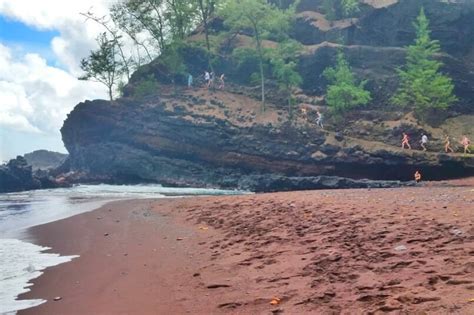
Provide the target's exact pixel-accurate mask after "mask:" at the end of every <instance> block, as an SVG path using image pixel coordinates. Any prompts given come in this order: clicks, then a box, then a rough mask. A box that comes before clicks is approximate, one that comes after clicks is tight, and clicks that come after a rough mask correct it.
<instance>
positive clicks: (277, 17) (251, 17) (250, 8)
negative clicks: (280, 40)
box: [221, 0, 294, 111]
mask: <svg viewBox="0 0 474 315" xmlns="http://www.w3.org/2000/svg"><path fill="white" fill-rule="evenodd" d="M292 13H293V14H292ZM221 14H222V16H223V17H224V19H225V22H224V23H225V24H226V25H227V26H228V27H230V28H231V30H232V31H234V32H236V33H237V32H240V31H244V30H249V31H251V33H252V38H253V39H254V42H255V47H254V49H255V50H256V52H257V56H258V60H259V78H260V85H261V99H262V111H264V110H265V65H264V64H265V61H266V58H265V51H264V50H265V47H264V45H263V41H264V40H265V39H267V38H269V37H273V38H275V37H279V36H285V34H286V33H287V31H288V29H289V27H290V21H291V17H292V16H293V15H294V8H293V7H291V8H290V9H288V10H280V9H279V8H277V7H276V6H275V5H273V4H270V3H268V2H267V1H266V0H240V1H235V0H230V1H227V2H226V3H225V5H224V7H223V9H222V11H221ZM267 49H268V48H267Z"/></svg>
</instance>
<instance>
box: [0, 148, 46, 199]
mask: <svg viewBox="0 0 474 315" xmlns="http://www.w3.org/2000/svg"><path fill="white" fill-rule="evenodd" d="M38 188H41V182H40V181H39V180H38V179H36V178H34V177H33V171H32V167H31V166H30V165H28V163H27V162H26V159H25V158H24V157H22V156H18V157H17V158H16V159H12V160H10V161H9V162H8V163H7V164H6V165H2V166H0V193H4V192H13V191H22V190H31V189H38Z"/></svg>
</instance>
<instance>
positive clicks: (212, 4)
mask: <svg viewBox="0 0 474 315" xmlns="http://www.w3.org/2000/svg"><path fill="white" fill-rule="evenodd" d="M194 1H196V3H197V8H198V9H197V11H198V17H199V21H200V22H201V24H202V26H203V27H204V37H205V40H206V48H207V54H208V63H209V67H210V68H211V69H212V62H211V43H210V40H209V22H210V21H211V20H212V18H213V17H214V14H215V12H216V8H217V6H218V5H219V3H221V2H222V0H194Z"/></svg>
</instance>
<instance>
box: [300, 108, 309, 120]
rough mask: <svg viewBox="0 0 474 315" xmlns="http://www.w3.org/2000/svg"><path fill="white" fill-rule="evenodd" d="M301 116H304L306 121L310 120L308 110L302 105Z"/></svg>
mask: <svg viewBox="0 0 474 315" xmlns="http://www.w3.org/2000/svg"><path fill="white" fill-rule="evenodd" d="M301 116H302V117H303V119H304V121H308V110H307V109H306V107H301Z"/></svg>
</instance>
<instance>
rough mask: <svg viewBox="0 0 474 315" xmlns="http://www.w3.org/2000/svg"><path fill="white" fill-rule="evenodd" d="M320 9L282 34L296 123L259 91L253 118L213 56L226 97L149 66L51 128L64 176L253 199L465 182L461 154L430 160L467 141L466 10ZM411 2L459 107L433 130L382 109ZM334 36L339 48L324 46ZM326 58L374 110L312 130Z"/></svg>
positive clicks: (464, 4) (196, 64)
mask: <svg viewBox="0 0 474 315" xmlns="http://www.w3.org/2000/svg"><path fill="white" fill-rule="evenodd" d="M321 2H322V1H317V0H311V1H309V0H303V1H301V2H300V5H299V7H298V11H299V13H298V19H297V20H296V22H295V24H294V26H293V30H292V34H293V35H292V36H293V38H295V39H297V40H298V41H299V42H301V43H302V44H304V45H305V49H304V53H303V55H302V56H301V58H300V60H299V68H300V73H301V74H302V76H303V78H304V83H303V86H302V88H301V91H300V92H299V93H298V101H299V103H300V106H305V107H306V108H307V109H308V111H309V117H308V118H309V119H308V120H307V119H305V118H304V117H302V116H298V115H296V117H295V118H294V119H293V120H291V121H290V120H289V119H288V113H287V111H286V109H285V107H284V106H285V105H284V103H283V102H281V99H280V98H279V97H278V93H277V92H275V91H272V90H271V88H270V92H269V95H268V97H269V99H270V101H271V102H272V103H271V104H269V106H268V109H267V111H266V112H264V113H262V112H260V107H259V106H260V104H259V103H258V101H257V100H256V99H255V97H254V96H255V89H254V88H252V87H251V86H248V85H247V86H245V84H244V85H242V82H243V81H244V79H245V78H248V73H246V71H248V69H245V68H241V67H240V68H237V67H235V65H233V64H232V62H231V61H229V60H226V58H225V57H222V58H221V60H220V61H219V65H218V67H219V70H218V71H219V72H225V73H226V75H227V77H228V78H229V79H230V80H229V81H230V82H232V83H230V84H229V86H228V87H226V91H208V90H207V89H205V88H203V87H195V88H193V89H191V90H189V89H185V88H184V87H181V86H178V87H177V88H176V89H174V88H172V87H171V86H169V85H167V83H170V82H169V80H168V79H167V76H166V69H163V67H162V66H160V65H159V63H158V62H152V63H151V64H149V65H147V66H144V67H142V68H141V69H139V70H138V71H137V72H136V73H135V74H134V75H133V77H132V80H131V81H130V83H129V86H128V87H127V89H126V95H125V97H123V98H121V99H119V100H116V101H114V102H108V101H101V100H96V101H87V102H85V103H81V104H79V105H77V106H76V108H75V109H74V110H73V111H72V112H71V114H70V115H69V116H68V118H67V120H66V121H65V123H64V126H63V128H62V129H61V132H62V136H63V141H64V143H65V146H66V148H67V150H68V151H69V153H70V156H69V160H68V163H69V165H70V167H71V169H72V170H79V171H81V172H86V173H87V174H91V175H92V174H93V175H94V176H101V177H103V178H109V179H110V180H111V181H115V182H130V181H135V182H159V183H163V184H168V185H183V186H215V187H217V186H218V187H226V188H245V189H252V190H257V191H262V190H266V191H268V190H284V189H306V188H318V187H337V186H345V187H368V186H370V185H368V184H367V182H364V181H354V180H351V179H363V178H367V179H377V180H409V179H411V178H412V175H413V173H414V171H415V170H417V169H419V170H421V171H422V174H423V176H424V178H427V179H444V178H451V177H462V176H469V175H474V159H473V158H472V156H464V155H461V154H450V155H447V154H442V153H439V152H442V141H443V139H444V134H445V133H447V134H450V135H452V136H453V137H456V138H457V137H458V136H460V134H461V133H462V134H464V133H466V134H471V135H474V130H473V121H474V116H473V115H472V114H473V112H474V110H473V106H472V102H473V101H474V85H473V84H472V82H474V19H473V18H472V17H473V16H474V3H473V2H472V1H436V0H429V1H422V0H405V1H402V0H400V1H396V0H385V1H382V0H365V1H364V5H363V10H362V11H361V13H360V14H359V16H358V17H357V18H353V19H350V20H342V21H328V20H327V19H326V18H325V17H324V15H322V14H321V13H320V9H321ZM421 5H424V7H425V10H426V12H427V15H428V16H429V18H430V19H431V20H432V21H433V23H432V29H433V37H434V38H435V39H439V40H440V41H441V45H442V47H443V49H444V51H445V52H446V53H445V54H443V55H441V56H439V58H441V59H442V60H443V61H444V62H445V65H446V66H445V68H444V69H443V70H444V71H446V72H447V73H449V74H450V75H451V76H452V77H453V79H454V83H455V84H456V94H457V95H458V97H459V99H460V101H459V102H458V103H457V104H456V106H455V107H454V108H453V110H452V111H451V112H449V113H448V115H447V116H449V117H442V118H440V121H438V123H437V125H436V127H433V126H429V125H426V124H422V123H420V122H419V121H417V120H416V119H415V118H414V117H413V115H412V114H411V113H408V112H401V111H399V110H397V109H394V108H393V107H386V106H388V99H389V97H390V95H391V93H392V92H393V90H394V88H395V87H396V84H397V76H396V71H395V68H396V66H400V65H402V64H403V61H404V57H405V49H404V48H403V46H405V45H407V44H409V43H410V42H411V41H412V40H413V38H414V30H413V27H412V25H411V23H412V21H413V19H414V17H415V16H416V15H417V13H418V12H419V8H420V7H421ZM215 24H217V26H216V27H219V23H215ZM242 36H243V37H244V35H242ZM341 37H344V38H345V42H346V43H347V44H346V45H340V44H337V43H336V42H338V41H339V40H338V39H339V38H341ZM240 40H242V38H241V39H240ZM234 45H235V43H234ZM337 49H343V51H344V52H345V53H346V55H347V57H348V59H349V61H350V62H351V64H352V66H353V68H354V70H355V71H356V73H357V74H358V75H359V76H360V77H361V78H363V79H367V80H368V81H369V84H368V88H369V89H370V91H371V92H372V94H373V96H374V102H373V103H372V104H371V105H370V106H369V107H368V108H367V109H366V110H364V111H357V112H353V113H349V114H348V115H347V116H346V117H345V119H344V120H340V119H332V118H330V119H328V120H327V127H326V129H325V130H322V129H320V128H318V127H316V126H315V124H314V116H313V115H314V109H316V108H322V109H323V111H324V98H323V92H324V88H325V86H326V82H325V81H324V80H323V79H322V76H321V73H322V71H323V70H324V68H326V67H327V66H330V65H332V64H333V62H334V58H335V54H336V51H337ZM185 62H186V66H187V68H188V70H189V71H190V72H191V73H193V74H194V75H195V76H198V75H199V74H201V73H202V71H204V70H205V67H206V60H205V58H202V56H200V55H199V53H198V52H193V51H190V52H188V55H187V56H185ZM150 75H152V76H154V77H155V78H156V79H157V80H158V81H160V82H161V83H162V85H161V86H160V88H159V90H157V91H156V93H150V95H148V96H146V97H140V98H138V97H134V96H133V89H134V87H136V86H138V85H139V84H140V82H141V81H142V80H144V78H147V77H149V76H150ZM269 86H270V87H271V86H272V84H271V82H269ZM402 131H406V132H408V133H410V135H411V137H412V139H418V138H419V137H420V136H421V134H422V133H425V134H427V135H428V136H429V138H430V140H431V141H430V148H429V152H421V151H419V150H416V149H418V148H417V146H416V144H415V143H414V146H415V150H412V151H408V150H401V149H400V148H399V141H400V135H401V132H402ZM413 142H416V141H413ZM326 176H336V177H326ZM340 177H344V178H346V179H343V178H340ZM347 178H350V179H347ZM393 184H394V183H393V182H392V183H386V184H383V183H380V184H379V186H384V185H393Z"/></svg>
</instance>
